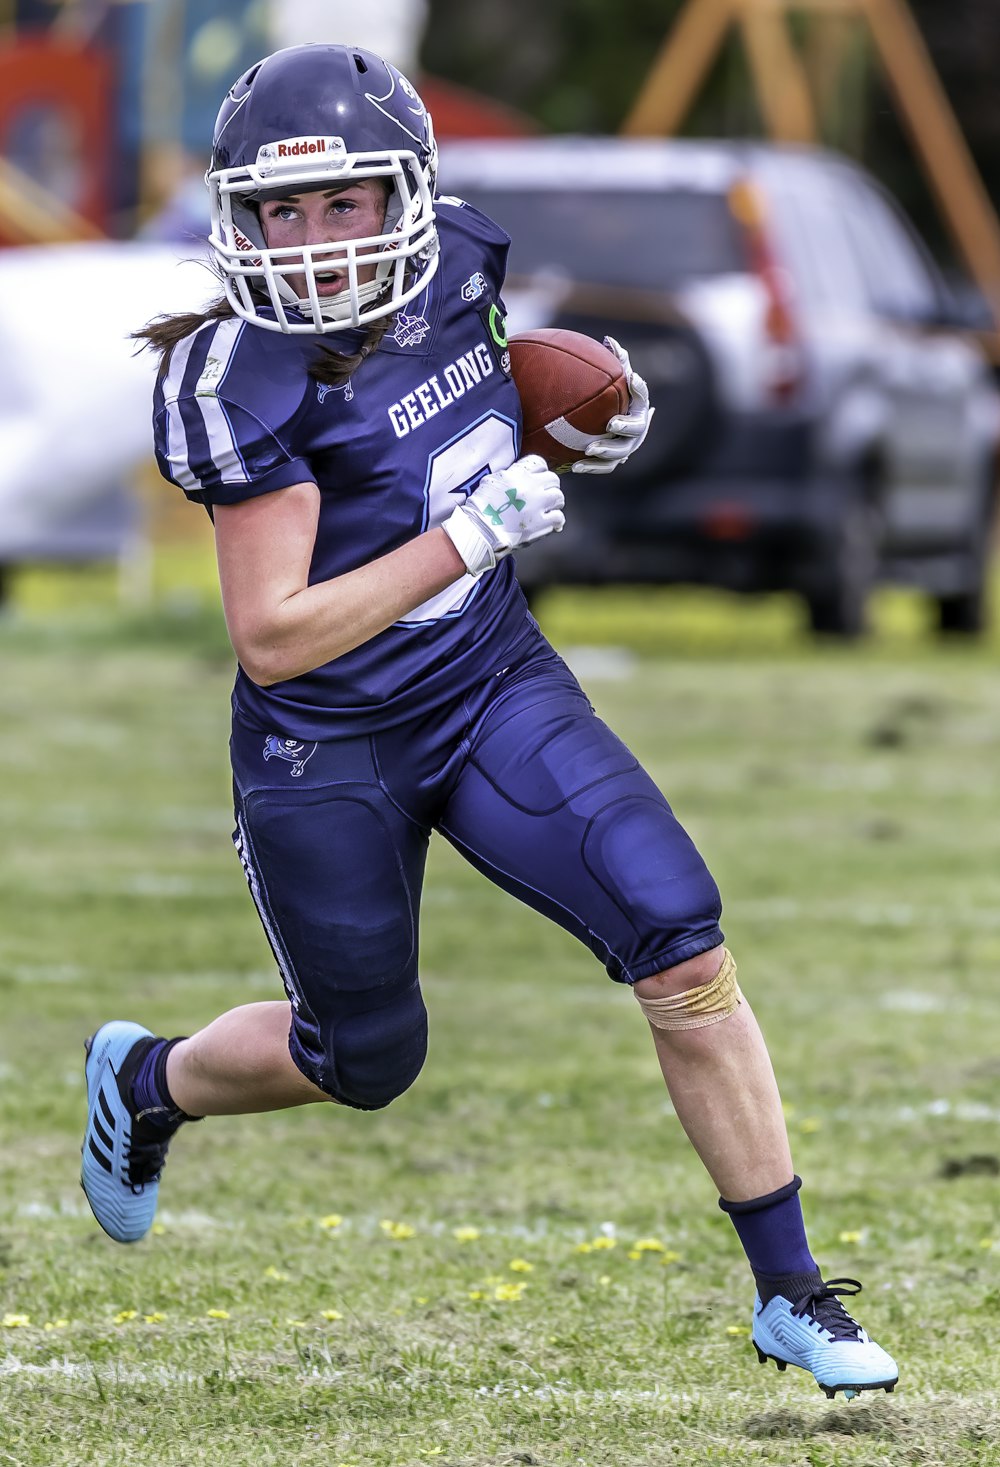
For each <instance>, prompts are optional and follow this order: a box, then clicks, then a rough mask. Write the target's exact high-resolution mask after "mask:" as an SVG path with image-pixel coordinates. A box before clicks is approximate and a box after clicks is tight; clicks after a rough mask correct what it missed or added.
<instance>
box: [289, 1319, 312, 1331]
mask: <svg viewBox="0 0 1000 1467" xmlns="http://www.w3.org/2000/svg"><path fill="white" fill-rule="evenodd" d="M285 1322H286V1324H287V1325H288V1327H289V1329H308V1328H309V1326H308V1325H307V1324H306V1322H305V1320H304V1319H289V1320H286V1321H285Z"/></svg>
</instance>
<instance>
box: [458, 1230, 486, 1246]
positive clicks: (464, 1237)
mask: <svg viewBox="0 0 1000 1467" xmlns="http://www.w3.org/2000/svg"><path fill="white" fill-rule="evenodd" d="M451 1236H452V1237H453V1238H454V1239H455V1242H456V1243H474V1242H475V1241H476V1239H477V1238H481V1237H482V1234H481V1233H480V1231H479V1229H478V1228H452V1230H451Z"/></svg>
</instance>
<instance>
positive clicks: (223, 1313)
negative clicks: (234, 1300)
mask: <svg viewBox="0 0 1000 1467" xmlns="http://www.w3.org/2000/svg"><path fill="white" fill-rule="evenodd" d="M205 1318H206V1319H228V1318H229V1311H228V1309H206V1310H205Z"/></svg>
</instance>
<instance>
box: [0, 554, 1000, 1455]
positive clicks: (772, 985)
mask: <svg viewBox="0 0 1000 1467" xmlns="http://www.w3.org/2000/svg"><path fill="white" fill-rule="evenodd" d="M188 569H189V570H190V569H191V567H188ZM203 570H204V567H199V568H198V574H197V575H196V576H194V575H193V576H192V580H193V583H194V584H195V585H196V586H197V587H199V588H200V587H201V586H202V585H204V584H207V582H208V581H209V580H210V576H203V574H202V572H203ZM159 574H161V576H162V578H163V579H162V580H161V581H160V582H158V583H157V587H156V596H157V602H156V606H155V607H154V609H153V610H151V611H148V612H142V613H129V614H127V615H126V614H123V613H122V612H121V611H120V610H119V609H118V607H117V605H116V602H115V599H114V595H113V590H112V588H111V587H110V585H109V583H108V582H107V581H106V580H105V579H104V578H102V577H100V576H97V575H86V574H82V573H81V574H79V575H74V576H62V577H56V576H45V575H36V576H34V577H26V578H24V579H23V580H22V581H21V583H20V584H19V585H18V587H17V588H16V592H17V595H16V602H15V607H14V610H13V611H12V612H10V613H8V615H7V616H6V618H5V619H4V620H3V621H2V622H0V677H2V697H3V714H2V717H0V769H2V782H0V829H2V831H3V841H2V846H0V995H2V1004H3V1007H2V1023H0V1464H5V1467H6V1464H12V1467H71V1464H72V1467H82V1464H87V1467H91V1464H93V1467H105V1464H107V1467H111V1464H114V1467H119V1464H126V1463H128V1464H135V1463H142V1464H147V1467H199V1464H211V1467H250V1464H254V1467H256V1464H275V1467H278V1464H280V1467H285V1464H289V1467H292V1464H294V1467H320V1464H322V1467H337V1464H344V1467H417V1464H427V1463H439V1464H442V1467H443V1464H451V1467H488V1464H489V1467H514V1464H519V1463H534V1464H538V1467H567V1464H585V1467H599V1464H600V1467H604V1464H609V1467H611V1464H614V1467H654V1464H655V1467H660V1464H664V1467H665V1464H674V1463H678V1464H680V1463H702V1462H704V1463H734V1464H743V1463H775V1464H778V1463H781V1464H784V1463H788V1464H796V1467H798V1464H811V1467H842V1464H843V1467H846V1464H864V1467H874V1464H891V1467H897V1464H899V1467H902V1464H921V1467H936V1464H941V1467H944V1464H947V1467H961V1464H972V1463H976V1464H995V1463H997V1462H1000V1406H998V1387H1000V1351H998V1349H997V1340H998V1337H1000V1202H998V1194H1000V1176H998V1173H1000V1133H998V1122H1000V1001H998V996H997V994H998V985H997V981H996V975H997V972H998V969H1000V901H998V897H1000V822H998V819H997V788H998V784H997V760H998V753H1000V676H998V672H997V666H996V660H997V646H996V639H994V640H993V641H992V642H991V643H990V644H988V645H985V646H983V647H981V648H978V649H972V650H968V649H955V648H949V649H941V648H939V647H936V646H934V645H933V643H931V642H929V641H928V640H927V639H926V637H925V636H924V635H923V632H922V628H921V625H920V620H919V613H918V611H917V610H916V608H915V607H914V606H913V605H911V604H910V603H909V602H908V601H907V600H906V599H905V598H898V599H896V600H892V599H887V600H885V601H884V602H883V603H882V604H881V606H880V623H881V633H880V636H879V637H878V638H877V639H876V640H875V641H874V642H873V643H872V645H871V646H869V647H867V648H864V649H853V650H851V649H843V648H819V649H818V648H815V647H813V646H810V645H809V644H808V643H806V642H804V641H803V640H801V639H800V637H799V636H798V634H797V631H796V621H795V613H794V610H793V608H791V607H790V605H788V604H786V603H784V602H781V601H779V600H774V601H771V602H767V603H762V604H761V605H759V606H754V605H752V604H748V603H743V602H728V601H726V600H724V599H723V598H716V597H711V596H694V595H680V594H671V593H663V594H660V595H624V594H621V595H614V594H611V593H602V594H600V595H594V596H592V597H590V598H589V599H588V598H586V597H581V596H569V595H562V596H556V595H552V596H551V597H550V598H549V599H548V600H547V601H545V602H544V603H543V604H542V607H541V608H540V615H541V617H542V620H543V624H544V625H545V626H546V628H547V630H549V632H550V634H551V635H552V636H553V639H554V640H555V641H556V642H557V643H558V644H559V645H560V646H561V647H562V648H563V649H564V650H565V651H566V652H567V655H568V656H569V658H570V660H571V661H572V662H574V663H575V665H576V666H577V668H578V671H579V672H580V674H581V676H582V677H583V679H584V681H585V683H586V684H587V685H588V687H589V689H590V691H591V694H592V696H593V697H594V700H595V702H596V703H597V705H598V707H599V709H600V710H601V711H602V712H603V713H604V714H605V716H607V717H608V719H609V720H610V721H611V722H612V723H613V724H614V725H615V727H616V728H617V729H618V730H619V731H620V732H621V733H622V734H623V736H624V737H625V738H626V739H627V740H628V741H629V742H630V743H631V744H632V745H633V746H634V748H635V749H636V751H637V752H638V753H639V754H640V755H641V756H642V758H643V759H644V760H645V762H646V763H647V765H648V766H649V768H650V769H651V770H652V772H653V773H654V775H655V776H656V777H657V778H658V779H659V780H660V782H661V783H662V784H663V786H664V788H665V789H666V790H667V791H668V793H669V794H670V796H671V798H672V800H673V803H674V805H675V806H676V808H677V809H678V811H679V813H680V814H681V816H682V818H683V819H684V820H685V823H686V824H687V825H688V827H689V828H690V829H691V831H692V833H693V834H694V835H695V837H696V839H697V840H698V842H699V844H700V845H701V847H702V849H703V850H704V851H705V853H706V855H707V856H708V858H709V861H710V864H711V865H712V867H713V869H714V871H715V874H716V876H717V877H718V879H719V881H720V884H721V886H722V889H723V893H724V896H725V898H726V921H725V926H726V932H727V938H728V941H729V944H730V946H731V947H732V948H733V950H734V952H735V954H736V957H737V959H738V962H739V964H740V976H741V981H742V983H743V986H744V988H745V990H746V991H747V993H748V995H749V996H750V997H751V998H752V1000H753V1002H754V1005H755V1007H756V1009H757V1012H758V1014H759V1016H760V1018H761V1021H762V1023H763V1025H764V1028H765V1032H766V1033H767V1034H768V1037H769V1039H770V1042H771V1047H772V1052H773V1054H774V1057H775V1061H776V1066H777V1068H778V1072H779V1076H780V1078H781V1080H782V1088H783V1092H784V1095H785V1100H786V1105H787V1111H788V1117H789V1126H790V1130H791V1133H792V1136H793V1141H794V1146H795V1151H796V1156H797V1163H798V1167H799V1170H800V1171H801V1172H802V1173H803V1175H804V1177H805V1179H806V1187H805V1189H804V1191H803V1194H802V1195H803V1205H804V1209H805V1212H806V1217H807V1221H808V1222H809V1224H810V1229H811V1235H812V1241H813V1247H814V1251H816V1252H817V1254H818V1256H819V1257H820V1259H821V1260H822V1263H823V1265H824V1267H825V1269H826V1271H827V1273H828V1274H833V1275H843V1274H847V1275H852V1276H856V1277H859V1278H861V1279H862V1281H863V1282H864V1283H865V1285H866V1291H865V1294H864V1296H863V1299H862V1300H861V1301H860V1303H859V1305H858V1311H857V1312H858V1314H859V1315H860V1317H861V1318H862V1319H863V1321H864V1322H865V1323H866V1324H867V1325H868V1327H869V1328H870V1330H871V1332H872V1333H873V1334H874V1335H875V1336H876V1337H877V1338H879V1339H880V1340H882V1342H883V1343H884V1344H885V1345H886V1346H887V1347H888V1348H889V1349H890V1350H891V1351H892V1352H893V1353H894V1354H895V1355H896V1356H897V1358H898V1359H899V1361H900V1363H901V1367H902V1378H901V1382H900V1387H899V1389H898V1391H897V1393H896V1394H895V1395H894V1396H891V1397H890V1396H883V1395H879V1397H878V1398H877V1399H875V1398H862V1399H861V1400H857V1401H854V1402H852V1403H851V1404H850V1405H847V1404H845V1403H843V1402H842V1401H839V1400H838V1402H837V1403H836V1404H833V1403H829V1402H827V1401H826V1400H825V1399H824V1398H823V1397H822V1395H821V1394H820V1393H819V1391H818V1390H816V1388H815V1386H814V1385H813V1383H812V1382H811V1380H810V1379H808V1378H807V1377H805V1376H804V1375H803V1374H801V1373H799V1372H789V1373H787V1374H785V1375H778V1374H777V1372H775V1371H774V1369H773V1367H771V1366H769V1367H768V1369H767V1370H766V1371H764V1370H762V1369H760V1367H759V1366H758V1365H757V1362H756V1358H755V1357H754V1355H753V1352H752V1349H751V1347H750V1342H749V1338H748V1335H749V1330H748V1325H749V1306H750V1300H751V1295H752V1289H751V1288H750V1286H749V1276H748V1274H747V1271H746V1268H745V1264H744V1263H743V1261H742V1257H741V1255H740V1252H739V1249H738V1246H737V1244H736V1240H735V1235H734V1234H733V1232H732V1229H731V1227H730V1224H729V1222H728V1220H727V1219H726V1218H725V1217H724V1216H723V1215H722V1214H721V1213H720V1212H719V1211H718V1209H717V1207H716V1205H715V1204H716V1198H715V1193H714V1191H713V1190H712V1188H711V1185H710V1184H709V1182H708V1180H707V1178H706V1177H705V1176H704V1174H703V1173H702V1172H701V1170H700V1168H699V1166H698V1164H697V1162H696V1160H695V1158H694V1156H693V1154H692V1153H691V1151H690V1149H689V1147H688V1146H687V1143H686V1142H685V1140H684V1138H683V1136H682V1135H681V1133H680V1128H679V1126H678V1123H677V1121H676V1119H675V1117H674V1116H673V1115H672V1113H671V1111H670V1108H669V1106H668V1104H667V1103H666V1096H665V1093H664V1091H663V1089H662V1086H661V1083H660V1081H659V1077H658V1073H657V1070H656V1064H655V1060H654V1056H653V1053H652V1047H651V1044H650V1042H649V1038H648V1034H647V1033H646V1032H645V1029H644V1025H643V1024H642V1022H641V1021H640V1016H639V1015H638V1013H637V1011H636V1008H635V1005H634V1003H633V1002H632V1001H631V1000H630V998H629V996H628V994H627V993H626V992H624V991H622V990H619V989H618V988H616V987H615V986H613V985H611V984H610V983H609V982H608V981H607V979H606V978H605V976H604V974H603V972H602V971H601V969H600V968H599V967H598V966H597V965H596V964H595V963H594V961H593V959H592V958H591V957H590V955H589V954H588V953H586V952H585V951H584V950H583V949H579V948H577V947H576V945H575V944H574V943H573V942H572V941H571V939H569V938H568V937H567V936H565V934H563V933H561V932H560V931H558V930H556V929H554V928H550V927H549V926H548V925H547V924H546V923H545V922H543V921H542V920H541V919H539V918H536V917H535V916H534V915H533V914H531V913H528V912H525V911H522V910H521V909H520V908H518V907H517V905H516V904H515V903H513V902H512V901H511V900H510V899H509V898H507V897H506V896H504V895H503V894H501V893H499V892H497V891H495V890H493V889H492V888H490V887H489V885H488V884H487V883H485V882H484V881H483V880H482V879H481V878H480V877H479V876H477V875H476V874H475V873H473V872H472V871H470V870H468V869H466V868H465V867H464V866H463V864H462V862H461V861H460V860H459V859H458V858H457V857H456V856H455V855H454V853H453V852H451V851H450V849H449V848H448V847H447V846H445V845H444V844H443V843H438V845H437V846H436V847H435V849H434V850H433V852H432V861H431V870H430V873H429V879H428V888H427V894H426V899H425V907H424V927H423V974H424V984H425V989H426V994H427V1000H428V1006H429V1008H430V1013H431V1054H430V1058H429V1061H428V1064H427V1066H426V1068H425V1070H424V1072H423V1074H422V1076H421V1078H420V1079H419V1080H418V1082H417V1084H416V1085H415V1087H414V1088H413V1089H412V1090H411V1091H410V1092H409V1094H408V1095H406V1096H405V1097H404V1098H403V1099H402V1100H400V1101H399V1102H397V1103H396V1104H395V1105H394V1106H393V1107H391V1108H390V1109H389V1110H387V1111H384V1112H380V1113H378V1114H376V1115H362V1114H358V1113H349V1112H343V1111H336V1110H334V1109H332V1108H327V1107H312V1108H307V1109H304V1110H301V1111H295V1112H287V1113H284V1114H278V1115H271V1116H263V1117H247V1118H243V1119H233V1120H218V1121H213V1122H207V1123H205V1124H204V1125H201V1126H198V1127H193V1128H191V1129H190V1131H189V1132H188V1133H186V1134H184V1135H183V1136H182V1137H181V1138H179V1141H178V1144H177V1145H176V1147H175V1149H174V1152H173V1154H172V1156H171V1161H170V1166H169V1169H168V1171H167V1174H166V1178H165V1182H164V1187H163V1200H162V1208H161V1220H160V1222H159V1224H158V1225H157V1228H156V1231H155V1233H154V1235H153V1236H151V1237H150V1238H148V1239H147V1240H146V1241H145V1242H143V1243H141V1244H139V1245H137V1246H135V1247H133V1248H131V1249H122V1248H119V1247H117V1246H116V1245H114V1244H113V1243H111V1242H110V1241H109V1240H108V1239H107V1238H105V1237H104V1235H103V1234H102V1233H101V1232H100V1230H99V1229H98V1227H97V1225H96V1224H95V1223H94V1221H93V1219H92V1218H91V1216H90V1213H89V1211H88V1209H87V1208H86V1204H85V1202H84V1199H83V1196H82V1194H81V1192H80V1190H79V1186H78V1182H77V1177H78V1167H79V1155H78V1147H79V1139H80V1133H81V1129H82V1124H83V1114H84V1111H83V1093H84V1092H83V1085H82V1060H83V1049H82V1040H83V1038H84V1036H85V1035H87V1034H88V1033H89V1032H90V1031H91V1030H92V1029H93V1028H94V1027H95V1026H96V1025H97V1024H98V1023H99V1022H101V1021H102V1020H104V1019H106V1018H109V1017H116V1016H117V1017H126V1018H137V1019H139V1020H140V1021H142V1022H144V1023H146V1024H147V1025H149V1026H150V1027H151V1028H153V1029H155V1030H157V1031H162V1032H166V1033H177V1032H187V1031H189V1030H190V1029H191V1028H192V1027H195V1026H198V1025H200V1024H201V1023H203V1022H205V1021H207V1020H208V1019H210V1018H211V1017H212V1016H214V1015H215V1014H216V1013H217V1012H219V1011H220V1010H222V1009H224V1008H226V1007H229V1006H231V1005H233V1004H236V1003H239V1002H243V1001H246V1000H248V999H259V998H266V997H277V996H280V995H279V992H278V987H277V983H276V978H275V974H274V971H273V965H272V963H271V960H270V955H269V952H268V950H267V947H266V944H265V941H264V938H263V935H262V933H261V931H260V929H259V927H258V924H257V920H256V917H255V915H254V913H253V910H252V907H251V904H250V900H249V897H248V894H247V891H246V887H245V883H244V881H243V877H242V874H241V872H240V869H239V864H238V862H237V860H236V858H235V856H234V854H233V851H232V848H231V846H230V842H229V831H230V808H229V797H228V772H227V762H226V723H227V703H228V690H229V684H230V681H231V660H230V656H229V654H228V650H227V644H226V641H225V635H224V631H223V629H222V626H221V622H220V619H219V617H218V614H217V612H216V611H215V610H214V609H213V603H212V601H211V599H210V598H209V599H208V600H206V599H205V598H204V596H203V594H202V591H201V590H200V589H197V590H196V591H195V592H192V593H183V594H182V593H181V592H180V591H179V590H178V584H179V582H180V580H183V579H184V577H183V576H178V574H177V572H176V567H175V568H174V569H173V570H172V569H171V568H170V567H169V566H168V567H167V568H166V570H161V572H159ZM172 578H173V579H172ZM175 582H176V583H175ZM637 1245H640V1246H637Z"/></svg>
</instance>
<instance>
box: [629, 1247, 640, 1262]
mask: <svg viewBox="0 0 1000 1467" xmlns="http://www.w3.org/2000/svg"><path fill="white" fill-rule="evenodd" d="M628 1256H629V1258H631V1260H632V1262H633V1263H635V1262H637V1261H638V1259H640V1258H641V1257H642V1254H641V1253H639V1252H638V1251H637V1249H635V1248H630V1249H629V1250H628Z"/></svg>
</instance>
